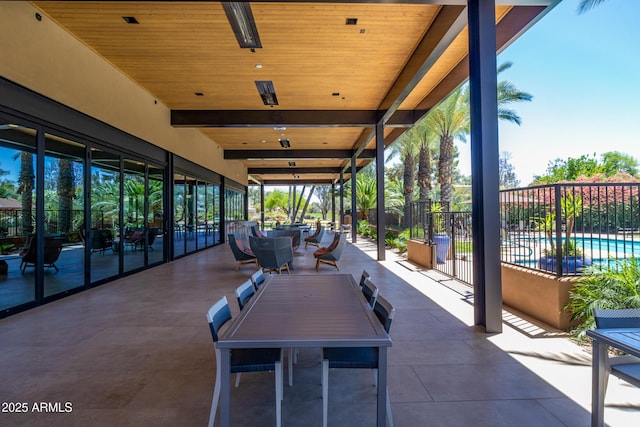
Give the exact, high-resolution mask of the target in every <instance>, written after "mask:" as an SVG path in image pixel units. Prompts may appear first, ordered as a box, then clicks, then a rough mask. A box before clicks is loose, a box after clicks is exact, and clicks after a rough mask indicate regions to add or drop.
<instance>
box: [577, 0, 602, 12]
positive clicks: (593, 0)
mask: <svg viewBox="0 0 640 427" xmlns="http://www.w3.org/2000/svg"><path fill="white" fill-rule="evenodd" d="M604 1H605V0H581V1H580V4H578V13H584V12H586V11H587V10H589V9H593V8H594V7H596V6H598V5H599V4H600V3H604Z"/></svg>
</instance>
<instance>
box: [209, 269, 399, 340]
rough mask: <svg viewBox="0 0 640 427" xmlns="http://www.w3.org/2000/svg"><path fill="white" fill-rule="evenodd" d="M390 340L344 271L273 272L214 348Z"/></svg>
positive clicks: (354, 283)
mask: <svg viewBox="0 0 640 427" xmlns="http://www.w3.org/2000/svg"><path fill="white" fill-rule="evenodd" d="M390 345H391V339H390V338H389V335H388V334H387V333H386V331H385V330H384V328H383V327H382V325H381V324H380V322H379V321H378V319H377V318H376V317H375V315H374V314H373V312H372V310H371V309H370V308H369V307H368V306H367V304H366V301H365V299H364V298H363V296H362V294H361V293H360V290H359V287H358V286H357V284H356V282H355V280H354V279H353V277H352V276H351V275H348V274H332V275H295V276H294V275H291V276H289V275H273V276H271V277H270V278H269V279H268V280H267V282H266V283H265V284H264V285H263V286H262V287H261V288H260V291H259V292H258V293H257V294H256V295H255V296H254V298H253V299H252V300H251V302H250V304H249V305H248V306H247V307H245V309H244V310H243V311H242V313H241V314H240V316H239V317H238V318H236V319H235V321H234V322H233V323H232V324H231V326H230V327H229V329H228V330H227V331H226V332H225V333H224V334H223V336H222V337H221V338H220V340H219V341H218V348H258V347H341V346H348V347H357V346H368V347H371V346H375V347H388V346H390Z"/></svg>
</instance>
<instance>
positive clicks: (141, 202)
mask: <svg viewBox="0 0 640 427" xmlns="http://www.w3.org/2000/svg"><path fill="white" fill-rule="evenodd" d="M123 179H124V182H123V184H124V185H123V187H124V193H123V195H122V196H123V197H122V212H123V214H124V226H123V227H121V229H120V233H121V236H122V242H123V255H124V271H125V272H127V271H131V270H135V269H137V268H141V267H144V265H145V263H144V250H142V249H144V244H143V242H144V231H145V229H146V227H147V222H146V214H145V212H146V207H145V194H146V193H145V190H146V189H145V178H144V163H141V162H136V161H133V160H125V161H124V175H123Z"/></svg>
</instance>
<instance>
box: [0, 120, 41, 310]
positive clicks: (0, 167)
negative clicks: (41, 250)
mask: <svg viewBox="0 0 640 427" xmlns="http://www.w3.org/2000/svg"><path fill="white" fill-rule="evenodd" d="M35 153H36V132H35V130H33V129H29V128H26V127H22V126H19V125H16V124H9V123H2V122H0V174H1V175H2V180H1V181H0V200H2V205H3V206H2V207H0V310H6V309H9V308H12V307H17V306H20V305H23V304H26V303H30V302H34V301H35V299H36V294H35V274H33V268H29V269H28V270H26V271H27V272H28V273H29V274H22V272H21V268H20V266H21V263H22V255H21V252H22V249H23V248H25V247H26V246H27V240H28V239H29V236H30V235H33V233H34V232H35V214H36V210H35V197H36V176H35V170H36V154H35Z"/></svg>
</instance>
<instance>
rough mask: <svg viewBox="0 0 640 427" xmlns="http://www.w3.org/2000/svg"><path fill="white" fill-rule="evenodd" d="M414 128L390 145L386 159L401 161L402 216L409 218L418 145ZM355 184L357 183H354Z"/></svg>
mask: <svg viewBox="0 0 640 427" xmlns="http://www.w3.org/2000/svg"><path fill="white" fill-rule="evenodd" d="M414 129H415V127H414V128H411V129H409V130H408V131H407V132H405V133H404V134H403V135H402V136H401V137H400V139H399V140H398V141H396V142H395V143H394V144H393V145H392V146H391V155H390V156H389V157H388V158H387V160H391V159H393V158H394V157H396V156H398V157H400V161H401V162H402V164H403V166H402V183H403V191H402V194H403V195H404V218H405V219H407V218H409V205H410V204H411V201H412V200H413V191H414V188H415V176H416V157H417V154H418V145H417V144H416V138H415V135H416V132H415V131H414ZM356 185H357V184H356Z"/></svg>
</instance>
